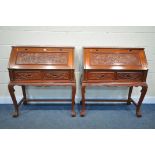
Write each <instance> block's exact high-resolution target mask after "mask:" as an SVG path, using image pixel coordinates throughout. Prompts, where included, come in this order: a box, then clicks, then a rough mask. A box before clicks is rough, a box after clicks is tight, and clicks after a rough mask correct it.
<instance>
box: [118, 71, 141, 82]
mask: <svg viewBox="0 0 155 155" xmlns="http://www.w3.org/2000/svg"><path fill="white" fill-rule="evenodd" d="M142 78H143V73H142V72H118V73H117V79H118V80H125V81H141V80H142Z"/></svg>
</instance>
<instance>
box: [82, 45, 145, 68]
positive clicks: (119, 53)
mask: <svg viewBox="0 0 155 155" xmlns="http://www.w3.org/2000/svg"><path fill="white" fill-rule="evenodd" d="M84 69H105V70H106V69H107V70H147V69H148V68H147V60H146V56H145V52H144V49H143V48H96V47H91V48H90V47H88V48H87V47H86V48H84Z"/></svg>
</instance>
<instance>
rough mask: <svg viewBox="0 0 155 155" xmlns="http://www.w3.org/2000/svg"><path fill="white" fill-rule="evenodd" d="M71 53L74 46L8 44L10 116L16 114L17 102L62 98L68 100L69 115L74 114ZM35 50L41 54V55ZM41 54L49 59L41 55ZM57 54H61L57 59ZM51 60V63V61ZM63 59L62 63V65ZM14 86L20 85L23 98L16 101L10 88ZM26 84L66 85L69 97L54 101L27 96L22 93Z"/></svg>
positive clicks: (12, 88) (74, 87) (15, 115)
mask: <svg viewBox="0 0 155 155" xmlns="http://www.w3.org/2000/svg"><path fill="white" fill-rule="evenodd" d="M73 52H74V48H72V47H35V46H34V47H32V46H31V47H27V46H24V47H23V46H22V47H21V46H18V47H12V52H11V55H10V60H9V67H8V70H9V76H10V82H9V84H8V90H9V93H10V96H11V98H12V101H13V105H14V109H15V110H14V112H13V114H12V116H13V117H18V116H19V107H20V105H21V104H24V105H27V104H28V103H29V102H64V101H65V102H66V101H71V105H72V108H71V116H72V117H75V116H76V112H75V93H76V82H75V77H74V53H73ZM38 53H39V54H40V53H41V56H40V55H39V54H38ZM44 53H45V55H47V56H48V57H50V58H48V57H47V56H44ZM59 53H61V54H59ZM53 54H54V55H53ZM61 55H62V56H63V58H61ZM65 56H66V57H65ZM18 57H19V58H18ZM35 57H37V58H35ZM62 59H63V60H62ZM24 61H25V62H24ZM52 61H53V63H54V65H53V64H52ZM65 61H66V62H65ZM64 62H65V63H66V64H63V63H64ZM57 63H58V64H57ZM61 63H62V64H61ZM15 86H21V88H22V94H23V97H22V99H21V100H20V101H19V102H17V99H16V95H15V88H14V87H15ZM26 86H38V87H40V86H45V87H47V86H70V87H71V88H72V95H71V96H72V98H71V99H58V100H57V99H29V98H28V97H27V94H26Z"/></svg>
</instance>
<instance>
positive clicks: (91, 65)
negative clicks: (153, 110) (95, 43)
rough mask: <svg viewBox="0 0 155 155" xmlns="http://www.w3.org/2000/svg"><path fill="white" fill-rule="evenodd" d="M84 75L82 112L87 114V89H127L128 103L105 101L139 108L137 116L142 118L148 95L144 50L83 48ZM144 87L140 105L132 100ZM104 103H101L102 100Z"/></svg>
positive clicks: (82, 114)
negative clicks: (107, 87)
mask: <svg viewBox="0 0 155 155" xmlns="http://www.w3.org/2000/svg"><path fill="white" fill-rule="evenodd" d="M83 51H84V76H83V79H82V109H81V116H84V115H85V106H86V104H85V101H88V102H89V101H99V100H87V99H85V89H86V87H87V86H125V87H126V86H127V87H129V93H128V98H127V99H126V100H117V99H116V100H107V99H105V100H102V101H106V102H117V101H118V102H127V104H131V103H133V104H134V105H135V106H136V115H137V117H141V111H140V107H141V104H142V101H143V99H144V97H145V94H146V92H147V88H148V86H147V83H146V77H147V72H148V68H147V60H146V56H145V53H144V49H143V48H95V47H94V48H93V47H91V48H89V47H88V48H84V50H83ZM134 86H136V87H138V86H141V87H142V90H141V95H140V98H139V101H138V103H136V102H135V101H134V100H133V99H132V98H131V94H132V90H133V87H134ZM100 101H101V100H100Z"/></svg>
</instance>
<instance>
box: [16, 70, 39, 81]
mask: <svg viewBox="0 0 155 155" xmlns="http://www.w3.org/2000/svg"><path fill="white" fill-rule="evenodd" d="M41 77H42V76H41V72H40V71H14V79H15V80H17V81H26V80H41Z"/></svg>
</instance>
